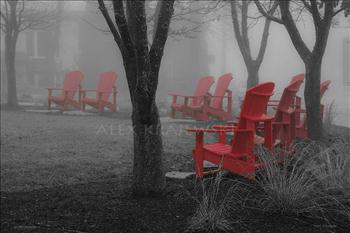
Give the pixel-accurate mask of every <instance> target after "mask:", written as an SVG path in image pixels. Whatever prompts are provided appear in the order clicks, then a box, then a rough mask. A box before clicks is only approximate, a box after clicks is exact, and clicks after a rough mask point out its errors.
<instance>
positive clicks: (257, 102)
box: [238, 82, 275, 129]
mask: <svg viewBox="0 0 350 233" xmlns="http://www.w3.org/2000/svg"><path fill="white" fill-rule="evenodd" d="M274 88H275V84H274V83H272V82H266V83H262V84H258V85H256V86H254V87H252V88H250V89H249V90H247V91H246V93H245V97H244V101H243V104H242V109H241V114H240V120H239V122H238V127H239V128H241V129H244V128H247V120H246V119H252V118H254V119H258V118H259V117H262V116H263V115H264V113H265V110H266V107H267V103H268V101H269V99H270V97H271V96H272V95H273V90H274Z"/></svg>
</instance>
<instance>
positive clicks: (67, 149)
mask: <svg viewBox="0 0 350 233" xmlns="http://www.w3.org/2000/svg"><path fill="white" fill-rule="evenodd" d="M116 115H118V114H116ZM162 121H163V123H162V133H163V142H164V156H165V157H164V158H165V159H164V161H165V170H166V171H170V170H177V171H181V170H186V171H192V170H193V168H192V166H193V165H192V156H191V149H192V147H193V144H194V136H193V135H189V134H187V133H186V132H185V130H184V129H185V128H186V127H189V126H190V125H191V122H188V121H177V122H176V123H174V121H171V120H170V119H168V118H162ZM132 148H133V140H132V132H131V121H130V117H129V115H128V114H120V115H119V116H117V117H116V116H113V115H105V116H99V115H93V116H69V115H62V114H44V113H29V112H23V111H19V112H16V111H2V112H1V173H2V176H1V190H2V191H27V190H33V189H38V188H49V187H55V186H58V185H70V184H77V183H85V182H92V181H99V180H101V181H104V180H106V179H121V178H122V177H124V176H129V175H131V171H132Z"/></svg>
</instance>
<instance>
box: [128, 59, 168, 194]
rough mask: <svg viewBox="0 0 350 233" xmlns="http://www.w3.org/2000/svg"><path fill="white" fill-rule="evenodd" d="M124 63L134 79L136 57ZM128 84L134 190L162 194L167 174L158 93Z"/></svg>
mask: <svg viewBox="0 0 350 233" xmlns="http://www.w3.org/2000/svg"><path fill="white" fill-rule="evenodd" d="M124 66H125V70H126V75H127V77H128V78H127V80H128V81H129V80H135V79H136V78H137V69H136V67H137V65H136V61H135V60H130V61H129V62H127V63H125V64H124ZM155 75H157V74H155ZM148 78H151V77H148ZM129 85H130V88H129V90H130V98H131V102H132V106H133V112H132V124H133V130H134V161H133V164H134V167H133V193H134V194H135V195H137V196H156V195H160V194H161V192H162V190H163V188H164V186H165V177H164V171H163V164H162V155H163V143H162V135H161V123H160V119H159V113H158V108H157V106H156V102H155V96H145V93H144V92H143V91H137V88H136V87H134V86H133V85H132V84H131V83H130V84H129ZM143 88H144V87H143ZM139 90H140V89H139ZM154 94H155V92H154Z"/></svg>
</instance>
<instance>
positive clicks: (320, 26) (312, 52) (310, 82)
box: [254, 0, 350, 140]
mask: <svg viewBox="0 0 350 233" xmlns="http://www.w3.org/2000/svg"><path fill="white" fill-rule="evenodd" d="M254 1H255V4H256V6H257V7H258V9H259V11H260V13H262V14H263V15H264V16H265V17H266V18H268V19H270V20H272V21H275V22H277V23H280V24H282V25H284V27H285V28H286V30H287V32H288V34H289V36H290V38H291V40H292V43H293V45H294V47H295V49H296V50H297V52H298V54H299V56H300V57H301V59H302V60H303V62H304V64H305V79H306V81H305V91H304V97H305V104H306V113H307V127H308V136H309V138H310V139H313V140H320V139H321V138H322V132H323V130H322V118H321V111H320V82H321V66H322V59H323V55H324V52H325V49H326V46H327V40H328V35H329V31H330V28H331V25H332V21H333V18H334V17H335V16H336V15H337V14H339V13H340V12H343V11H344V12H345V16H348V15H349V14H350V0H301V1H292V0H278V1H277V0H271V1H272V2H273V4H271V5H272V6H274V5H275V4H278V6H279V16H274V15H273V14H271V12H269V10H267V8H266V7H265V6H264V4H263V3H262V1H261V0H254ZM295 8H298V9H300V12H302V11H303V10H306V11H307V12H308V13H310V14H311V16H312V22H313V25H314V28H315V43H314V46H313V48H312V49H310V48H308V47H307V45H306V43H305V41H304V40H303V38H302V36H301V34H300V31H299V29H298V27H297V25H296V21H297V18H298V16H299V15H300V14H295V11H294V10H295ZM293 12H294V14H293ZM293 16H294V17H293Z"/></svg>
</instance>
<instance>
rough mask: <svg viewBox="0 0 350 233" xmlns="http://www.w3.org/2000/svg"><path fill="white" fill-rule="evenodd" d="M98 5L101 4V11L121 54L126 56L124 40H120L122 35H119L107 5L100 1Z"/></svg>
mask: <svg viewBox="0 0 350 233" xmlns="http://www.w3.org/2000/svg"><path fill="white" fill-rule="evenodd" d="M98 4H99V9H100V11H101V13H102V15H103V17H104V18H105V20H106V22H107V25H108V27H109V30H110V31H111V33H112V35H113V37H114V40H115V42H116V43H117V45H118V47H119V49H120V51H121V53H122V54H123V55H124V54H125V52H126V51H125V46H124V43H123V41H122V39H121V38H120V35H119V33H118V30H117V28H116V27H115V25H114V23H113V21H112V19H111V17H110V15H109V13H108V11H107V9H106V5H105V3H104V1H103V0H98Z"/></svg>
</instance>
